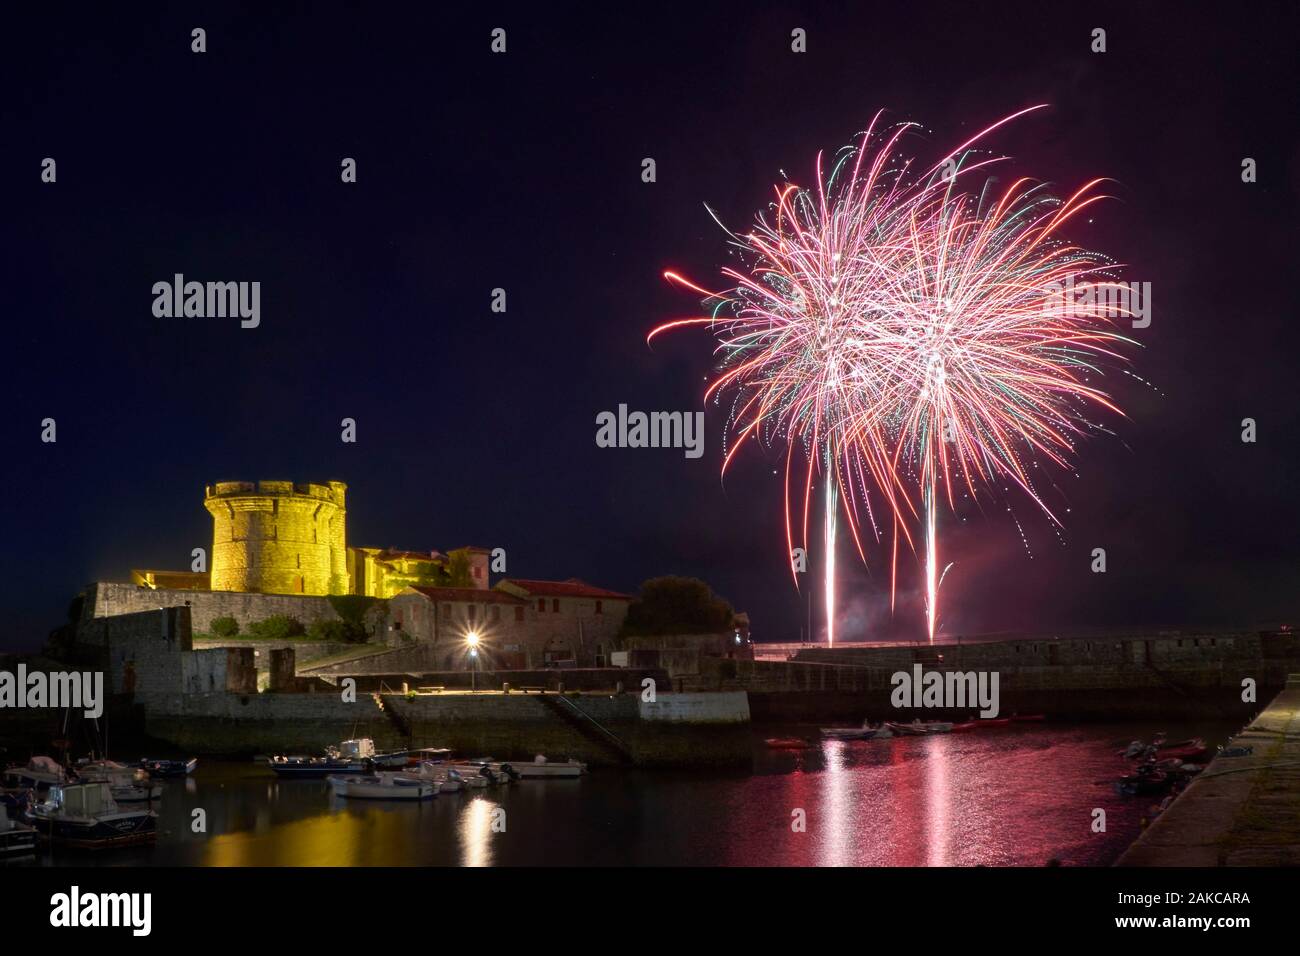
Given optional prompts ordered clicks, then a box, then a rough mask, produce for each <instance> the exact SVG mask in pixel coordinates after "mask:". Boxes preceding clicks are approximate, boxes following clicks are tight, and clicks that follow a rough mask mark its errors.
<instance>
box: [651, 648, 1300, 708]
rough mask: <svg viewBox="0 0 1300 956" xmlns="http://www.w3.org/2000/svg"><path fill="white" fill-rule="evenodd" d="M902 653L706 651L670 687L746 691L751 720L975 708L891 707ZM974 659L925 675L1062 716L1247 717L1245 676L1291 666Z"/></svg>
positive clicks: (1259, 676)
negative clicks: (984, 677)
mask: <svg viewBox="0 0 1300 956" xmlns="http://www.w3.org/2000/svg"><path fill="white" fill-rule="evenodd" d="M909 657H910V655H909ZM909 657H903V656H901V655H898V654H895V655H894V658H895V659H894V660H892V662H891V663H890V664H889V665H888V666H859V665H848V664H829V663H826V664H823V663H811V662H805V661H752V662H751V661H728V660H718V659H709V658H703V659H701V660H700V662H699V673H698V674H696V675H693V676H689V677H682V676H675V677H674V679H673V687H674V689H676V690H690V691H697V692H698V691H705V690H730V689H739V690H745V691H747V692H748V693H749V703H750V711H751V714H752V716H753V719H754V721H755V722H759V723H775V722H798V721H805V720H854V721H860V720H862V719H864V718H866V717H871V718H872V719H882V718H889V719H898V718H900V717H901V718H906V719H909V720H910V719H911V718H913V717H923V716H930V717H941V718H958V719H961V718H965V717H967V716H969V715H970V714H971V713H972V712H973V711H974V710H975V709H976V708H974V707H969V706H967V707H962V708H957V709H953V710H944V709H940V708H924V709H913V708H901V709H899V708H895V707H894V706H893V704H892V702H891V699H890V698H891V694H892V693H893V691H894V687H895V685H894V683H893V681H892V678H893V675H894V674H895V673H898V672H900V671H902V672H906V673H909V674H910V673H912V672H913V667H914V666H915V663H914V662H913V661H912V660H911V659H909ZM972 657H974V655H972V656H971V657H968V658H966V659H964V660H961V661H960V662H954V661H951V660H949V659H945V660H944V661H943V662H941V663H933V664H923V665H922V666H923V668H924V670H925V671H926V672H929V671H940V672H948V671H963V672H967V671H976V672H981V671H982V672H996V673H997V674H998V696H999V705H1000V711H1001V713H1003V714H1013V713H1021V714H1030V713H1045V714H1049V715H1051V716H1052V717H1054V718H1060V719H1063V720H1121V719H1145V718H1150V719H1174V718H1182V717H1185V718H1231V719H1242V720H1244V719H1247V718H1249V717H1250V715H1251V714H1252V713H1253V712H1254V710H1255V709H1256V707H1257V705H1256V704H1253V703H1250V702H1246V701H1243V700H1242V681H1243V680H1245V679H1246V678H1251V679H1253V680H1254V681H1255V682H1256V685H1257V688H1258V690H1257V693H1258V695H1259V696H1260V697H1266V696H1269V695H1271V694H1273V693H1276V692H1277V691H1278V690H1279V689H1280V688H1281V687H1282V686H1283V685H1284V684H1285V681H1286V673H1287V669H1288V667H1292V666H1293V665H1292V664H1291V663H1289V662H1287V661H1280V660H1272V659H1267V658H1261V657H1251V656H1246V655H1240V656H1239V655H1230V656H1225V657H1223V658H1218V657H1215V656H1210V655H1208V654H1206V655H1203V656H1202V657H1201V658H1199V659H1194V660H1187V661H1182V662H1173V663H1164V664H1160V665H1155V664H1151V663H1148V662H1146V661H1141V662H1133V661H1128V662H1123V661H1117V662H1115V663H1097V664H1048V663H1029V664H1021V665H1008V664H1007V663H1006V662H1005V659H1002V660H993V659H988V660H985V661H980V660H978V659H972Z"/></svg>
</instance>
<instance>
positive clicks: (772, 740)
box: [764, 737, 812, 750]
mask: <svg viewBox="0 0 1300 956" xmlns="http://www.w3.org/2000/svg"><path fill="white" fill-rule="evenodd" d="M764 743H766V744H767V745H768V747H770V748H771V749H772V750H807V749H808V748H809V747H811V746H812V744H810V743H808V741H806V740H804V739H803V738H802V737H769V738H767V740H765V741H764Z"/></svg>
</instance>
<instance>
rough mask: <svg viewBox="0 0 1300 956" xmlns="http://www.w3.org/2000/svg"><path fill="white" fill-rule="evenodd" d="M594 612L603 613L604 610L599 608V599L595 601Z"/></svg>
mask: <svg viewBox="0 0 1300 956" xmlns="http://www.w3.org/2000/svg"><path fill="white" fill-rule="evenodd" d="M596 613H597V614H604V613H605V612H604V611H602V610H601V608H600V602H599V601H597V602H596Z"/></svg>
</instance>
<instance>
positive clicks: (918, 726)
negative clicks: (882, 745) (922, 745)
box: [885, 718, 953, 737]
mask: <svg viewBox="0 0 1300 956" xmlns="http://www.w3.org/2000/svg"><path fill="white" fill-rule="evenodd" d="M885 725H886V726H887V727H888V728H889V729H890V730H892V731H893V732H894V733H896V734H898V735H899V736H904V737H929V736H932V735H934V734H946V733H948V732H949V731H951V730H952V729H953V725H952V724H950V723H948V722H946V721H942V720H921V719H919V718H918V719H916V720H914V721H912V722H911V723H910V724H902V723H895V722H893V721H888V720H887V721H885Z"/></svg>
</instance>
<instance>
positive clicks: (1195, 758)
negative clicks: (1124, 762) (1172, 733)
mask: <svg viewBox="0 0 1300 956" xmlns="http://www.w3.org/2000/svg"><path fill="white" fill-rule="evenodd" d="M1209 752H1210V750H1209V747H1207V746H1206V744H1205V741H1204V740H1203V739H1202V738H1200V737H1193V738H1191V739H1189V740H1177V741H1169V740H1167V739H1166V738H1165V735H1164V734H1163V733H1161V734H1157V735H1156V737H1155V739H1154V740H1152V741H1150V742H1149V743H1148V742H1144V741H1141V740H1135V741H1133V742H1132V743H1131V744H1129V745H1128V746H1127V747H1126V748H1125V749H1124V750H1121V751H1120V756H1122V757H1126V758H1128V759H1129V760H1132V761H1134V762H1135V766H1134V768H1133V771H1132V773H1126V774H1124V775H1123V776H1122V777H1120V778H1119V779H1118V780H1117V781H1115V789H1116V791H1118V792H1119V793H1121V794H1123V795H1124V796H1126V797H1132V796H1138V795H1143V794H1146V795H1149V794H1165V795H1166V796H1165V798H1164V801H1163V802H1162V803H1161V804H1160V805H1159V806H1158V807H1156V808H1154V809H1155V812H1156V813H1160V812H1162V811H1163V810H1164V809H1165V807H1167V806H1168V805H1169V804H1170V803H1172V802H1173V799H1174V797H1176V796H1177V795H1178V794H1179V793H1181V792H1182V790H1183V788H1185V787H1186V786H1187V784H1188V783H1190V782H1191V781H1192V779H1193V778H1194V777H1195V776H1196V775H1197V774H1198V773H1200V772H1201V771H1202V770H1204V769H1205V765H1204V763H1202V762H1201V761H1203V760H1204V759H1205V757H1207V756H1208V755H1209Z"/></svg>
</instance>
